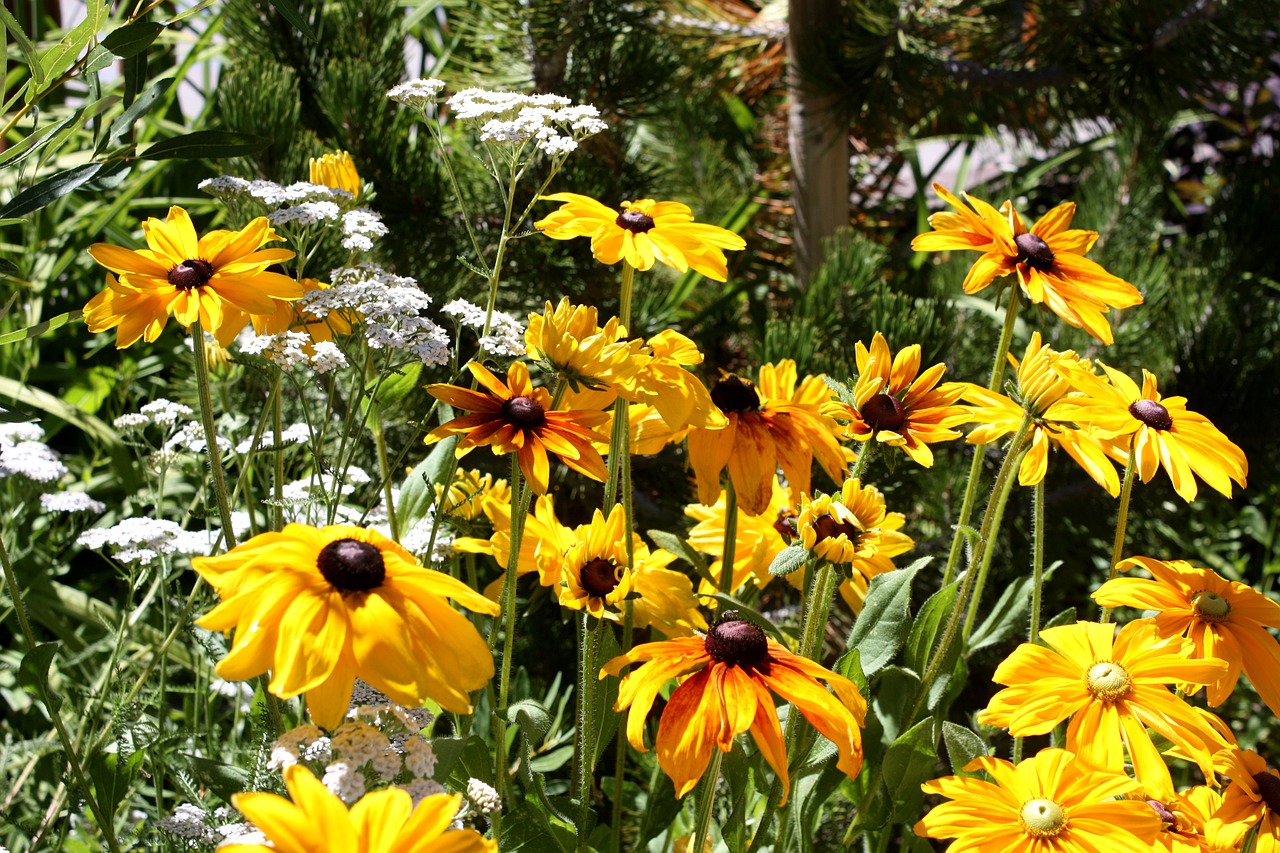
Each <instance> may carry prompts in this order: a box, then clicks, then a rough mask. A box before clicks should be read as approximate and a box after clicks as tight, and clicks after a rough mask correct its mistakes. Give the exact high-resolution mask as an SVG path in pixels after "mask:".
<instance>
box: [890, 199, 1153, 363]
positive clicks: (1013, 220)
mask: <svg viewBox="0 0 1280 853" xmlns="http://www.w3.org/2000/svg"><path fill="white" fill-rule="evenodd" d="M933 189H934V192H936V193H937V194H938V195H939V196H941V197H942V198H943V199H944V200H945V201H946V202H947V204H949V205H951V206H952V207H953V208H954V209H955V213H951V212H950V211H944V212H941V213H935V214H933V215H932V216H930V217H929V224H930V225H932V226H933V229H934V230H933V231H930V232H928V233H926V234H920V235H919V236H917V237H916V238H915V239H914V240H912V241H911V248H913V249H915V250H916V251H917V252H944V251H952V250H971V251H977V252H982V253H983V254H982V256H981V257H980V258H978V260H977V261H976V262H975V263H974V265H973V267H972V268H971V269H970V270H969V274H968V275H967V276H965V280H964V292H965V293H977V292H978V291H980V290H982V289H983V288H985V287H986V286H987V285H989V284H991V282H993V281H995V280H996V278H998V277H1001V276H1006V275H1009V274H1010V273H1017V276H1018V285H1019V286H1020V287H1021V288H1022V292H1023V293H1025V294H1026V295H1027V298H1028V299H1030V300H1031V301H1032V302H1033V303H1035V304H1037V305H1044V306H1045V307H1046V308H1048V309H1049V310H1050V311H1052V312H1053V313H1054V314H1057V315H1058V316H1059V317H1061V318H1062V319H1063V321H1065V322H1066V323H1068V324H1069V325H1072V326H1075V327H1076V328H1077V329H1084V330H1085V331H1086V332H1088V333H1089V334H1091V335H1093V336H1094V337H1095V338H1097V339H1098V340H1100V341H1102V342H1103V343H1105V344H1110V343H1111V342H1112V341H1113V340H1114V338H1113V336H1112V334H1111V326H1110V324H1109V323H1108V322H1107V316H1106V315H1107V314H1108V313H1109V312H1110V310H1111V309H1112V308H1129V307H1131V306H1133V305H1137V304H1139V303H1141V302H1142V294H1141V293H1139V292H1138V289H1137V288H1136V287H1134V286H1133V285H1132V284H1130V283H1129V282H1127V281H1125V280H1124V279H1122V278H1118V277H1117V276H1114V275H1112V274H1111V273H1109V272H1107V271H1106V270H1104V269H1103V268H1102V267H1101V266H1099V265H1098V264H1096V263H1094V262H1093V261H1091V260H1089V259H1088V258H1086V257H1085V255H1086V254H1088V252H1089V250H1090V249H1092V248H1093V244H1094V243H1096V242H1097V240H1098V232H1096V231H1084V230H1081V229H1076V228H1071V227H1070V226H1071V220H1072V218H1073V217H1074V216H1075V213H1076V206H1075V204H1074V203H1072V202H1067V203H1066V204H1060V205H1058V206H1057V207H1055V208H1053V210H1050V211H1049V212H1048V213H1046V214H1045V215H1044V216H1042V217H1040V219H1039V220H1037V221H1036V224H1035V225H1033V226H1031V229H1030V230H1027V227H1026V225H1025V224H1024V223H1023V221H1022V217H1021V216H1020V215H1019V214H1018V212H1017V211H1016V210H1014V208H1013V205H1012V204H1010V203H1009V202H1005V204H1004V206H1003V207H1001V209H1000V210H996V209H995V208H994V207H992V206H991V205H989V204H987V203H986V202H985V201H982V200H981V199H978V198H974V197H973V196H971V195H968V194H967V193H966V194H964V199H965V201H967V202H968V204H965V201H961V200H960V199H958V198H956V197H955V196H954V195H952V194H951V193H950V192H948V191H947V190H946V189H945V188H944V187H942V186H941V185H939V184H934V185H933ZM970 205H972V207H970Z"/></svg>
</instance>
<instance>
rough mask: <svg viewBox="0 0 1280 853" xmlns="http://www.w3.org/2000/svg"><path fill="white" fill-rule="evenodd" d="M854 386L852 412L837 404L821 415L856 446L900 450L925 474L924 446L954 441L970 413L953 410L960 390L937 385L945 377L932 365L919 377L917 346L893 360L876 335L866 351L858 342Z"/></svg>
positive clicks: (928, 453) (929, 458)
mask: <svg viewBox="0 0 1280 853" xmlns="http://www.w3.org/2000/svg"><path fill="white" fill-rule="evenodd" d="M854 357H855V358H856V360H857V364H858V381H857V383H856V384H855V385H854V388H853V396H854V400H855V402H856V403H857V406H856V407H854V406H850V405H848V404H847V403H844V402H842V401H839V400H830V401H828V402H826V403H824V404H823V405H822V414H824V415H827V416H828V417H832V418H835V419H836V420H837V421H842V422H845V423H847V424H848V427H847V428H846V435H847V436H848V437H849V438H853V439H855V440H857V441H870V440H871V439H872V438H874V439H875V440H876V441H881V442H884V443H885V444H887V445H889V446H890V447H901V448H902V450H903V452H904V453H906V454H907V456H909V457H911V459H912V461H914V462H915V463H916V464H918V465H923V466H924V467H925V468H930V467H932V466H933V451H932V450H930V449H929V445H930V444H933V443H935V442H939V441H949V440H950V439H953V438H959V437H960V433H959V432H957V431H955V430H953V429H951V427H953V426H956V425H958V424H962V423H965V422H966V421H968V420H969V412H968V410H966V409H965V408H964V407H963V406H957V405H955V403H956V401H957V400H959V399H960V394H961V393H962V391H963V388H964V386H962V385H960V384H959V383H956V382H948V383H946V384H945V385H941V386H939V385H938V382H940V381H941V380H942V375H943V374H944V373H946V372H947V367H946V365H944V364H935V365H934V366H933V367H930V368H929V369H928V370H926V371H925V372H924V373H920V345H919V344H912V345H911V346H909V347H907V348H906V349H903V350H900V351H899V352H898V354H897V355H896V356H894V355H893V354H892V353H890V351H889V344H888V343H887V342H886V341H885V339H884V335H882V334H880V333H879V332H876V334H875V337H874V338H872V340H871V349H870V350H868V349H867V347H866V346H864V345H863V343H862V342H861V341H859V342H858V343H857V345H856V346H855V347H854Z"/></svg>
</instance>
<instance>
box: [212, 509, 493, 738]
mask: <svg viewBox="0 0 1280 853" xmlns="http://www.w3.org/2000/svg"><path fill="white" fill-rule="evenodd" d="M191 565H192V568H194V569H195V570H196V571H197V572H198V573H199V574H200V576H201V577H202V578H204V579H205V580H206V581H208V582H209V584H210V585H211V586H212V587H213V588H214V589H215V590H217V592H218V595H219V597H220V598H221V599H222V603H221V604H219V605H218V606H217V607H215V608H214V609H213V610H211V611H210V612H209V613H207V614H205V615H204V616H203V617H201V618H200V619H199V620H198V621H197V622H196V624H197V625H199V626H200V627H202V628H207V629H208V630H210V631H234V632H235V636H234V637H233V639H232V644H231V651H230V652H229V653H228V654H227V656H226V657H225V658H223V659H222V660H221V661H219V662H218V665H217V668H216V669H217V673H218V675H219V676H220V677H221V678H224V679H226V680H228V681H245V680H248V679H250V678H253V677H255V676H257V675H261V674H262V673H264V672H267V671H268V670H270V671H271V681H270V683H269V684H268V685H267V689H268V690H270V691H271V692H272V693H273V694H275V695H276V696H279V697H280V698H282V699H289V698H292V697H294V696H297V695H298V694H300V693H306V694H307V707H308V709H309V710H310V711H311V716H312V717H313V718H314V719H315V721H316V724H317V725H320V726H323V727H325V728H334V727H336V726H337V725H338V724H339V723H340V722H342V719H343V716H344V715H345V714H346V712H347V705H348V703H349V702H350V699H351V690H352V687H353V685H354V684H355V680H356V678H357V676H358V677H360V678H362V679H364V680H365V681H367V682H369V684H371V685H373V686H374V687H376V688H377V689H378V690H381V691H382V692H383V693H385V694H386V695H387V696H388V697H390V698H391V699H392V700H393V701H395V702H398V703H400V704H402V705H406V706H410V707H417V706H419V705H421V704H422V703H423V702H424V701H425V700H427V699H432V700H434V701H436V702H437V703H439V704H440V705H441V706H442V707H444V708H446V709H448V710H450V711H453V712H455V713H458V714H465V713H470V709H471V704H470V701H469V699H468V697H467V692H468V691H471V690H478V689H479V688H481V687H483V686H484V685H485V683H486V682H488V680H489V679H490V678H492V677H493V658H492V656H491V655H490V654H489V648H488V646H487V645H486V644H485V641H484V639H483V638H482V637H481V636H480V634H479V633H477V631H476V629H475V627H473V626H472V624H471V622H470V621H469V620H468V619H467V618H466V617H465V616H463V615H462V614H460V613H458V612H457V611H456V610H454V609H453V608H451V607H450V606H449V604H448V602H447V601H446V599H453V600H454V601H456V602H458V603H459V604H461V605H462V606H464V607H466V608H468V609H470V610H474V611H476V612H478V613H485V614H488V615H490V616H496V615H498V612H499V608H498V606H497V605H496V604H494V603H493V602H491V601H489V600H488V599H486V598H485V597H484V596H482V595H480V594H479V593H477V592H475V591H473V590H471V589H470V588H469V587H467V586H466V585H465V584H463V583H461V582H460V581H457V580H454V579H453V578H451V577H449V576H448V575H446V574H442V573H440V572H436V571H432V570H430V569H425V568H423V567H422V566H420V565H418V563H417V562H416V561H415V560H414V559H413V555H412V554H410V553H409V552H408V551H406V550H405V549H404V548H401V547H400V546H399V545H397V544H396V543H395V542H392V541H391V540H390V539H387V538H385V537H383V536H382V535H380V534H379V533H377V532H375V531H372V530H365V529H363V528H360V527H350V526H347V525H332V526H329V527H324V528H319V529H317V528H314V527H309V526H307V525H304V524H290V525H287V526H286V527H285V529H284V530H283V531H281V532H279V533H263V534H260V535H258V536H255V537H253V538H252V539H250V540H249V541H247V542H245V543H243V544H242V545H240V546H238V547H236V548H233V549H232V550H230V551H228V552H227V553H225V554H222V555H220V556H217V557H197V558H195V559H193V560H192V561H191Z"/></svg>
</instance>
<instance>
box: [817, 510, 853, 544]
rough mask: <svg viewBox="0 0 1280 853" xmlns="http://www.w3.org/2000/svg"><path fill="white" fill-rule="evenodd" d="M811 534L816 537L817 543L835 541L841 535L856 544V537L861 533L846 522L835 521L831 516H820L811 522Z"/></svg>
mask: <svg viewBox="0 0 1280 853" xmlns="http://www.w3.org/2000/svg"><path fill="white" fill-rule="evenodd" d="M813 532H814V533H816V534H817V535H818V541H819V542H825V541H826V540H828V539H835V538H836V537H837V536H839V535H840V534H841V533H843V534H844V535H845V538H846V539H848V540H849V541H850V542H857V541H858V536H859V535H860V534H861V533H862V531H861V530H859V529H858V528H857V527H855V526H854V525H852V524H850V523H849V522H847V521H836V519H835V518H834V517H833V516H830V515H822V516H819V517H818V518H816V519H814V521H813Z"/></svg>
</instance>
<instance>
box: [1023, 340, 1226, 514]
mask: <svg viewBox="0 0 1280 853" xmlns="http://www.w3.org/2000/svg"><path fill="white" fill-rule="evenodd" d="M1102 369H1103V370H1104V371H1106V375H1107V378H1108V379H1110V380H1111V381H1110V382H1109V383H1108V382H1107V381H1106V380H1105V379H1103V378H1102V377H1099V376H1095V375H1094V374H1093V373H1092V372H1090V371H1088V370H1076V369H1069V372H1068V376H1069V378H1070V379H1071V384H1072V385H1073V386H1074V387H1075V388H1076V389H1077V390H1078V391H1080V392H1081V393H1080V394H1077V395H1071V396H1068V397H1064V398H1063V399H1061V400H1059V401H1058V402H1057V403H1055V404H1054V405H1052V406H1050V407H1049V410H1048V411H1047V412H1046V413H1045V417H1046V418H1049V419H1051V420H1059V421H1071V422H1074V423H1077V424H1080V425H1082V426H1085V427H1088V428H1089V429H1091V430H1092V431H1093V433H1094V434H1095V435H1096V436H1097V437H1098V438H1099V440H1101V442H1102V446H1103V449H1104V450H1106V452H1107V454H1108V455H1109V456H1111V458H1113V459H1116V460H1118V461H1119V462H1121V463H1122V464H1125V463H1127V461H1128V459H1129V454H1130V453H1132V454H1133V455H1134V468H1135V470H1136V471H1137V473H1138V475H1139V476H1140V477H1141V478H1142V482H1144V483H1149V482H1151V478H1152V477H1154V476H1155V474H1156V470H1157V469H1158V468H1161V467H1163V468H1164V470H1165V473H1167V474H1168V475H1169V479H1170V480H1172V481H1173V489H1174V491H1176V492H1177V493H1178V495H1179V497H1181V498H1182V499H1183V500H1185V501H1187V502H1188V503H1190V502H1191V501H1193V500H1195V497H1196V492H1197V487H1196V479H1195V476H1193V475H1199V476H1200V478H1201V479H1202V480H1204V481H1205V482H1206V483H1208V484H1209V485H1210V486H1212V487H1213V488H1214V489H1216V490H1217V491H1219V492H1221V493H1222V494H1224V495H1226V496H1227V497H1231V481H1232V480H1234V481H1235V482H1236V483H1237V484H1239V486H1240V487H1241V488H1244V486H1245V477H1246V476H1247V475H1248V473H1249V463H1248V462H1247V461H1246V460H1245V458H1244V452H1243V451H1242V450H1241V449H1240V448H1239V447H1237V446H1236V445H1234V444H1232V443H1231V441H1230V440H1229V439H1228V438H1227V437H1226V436H1225V435H1223V434H1222V433H1221V432H1220V431H1219V430H1218V428H1217V427H1215V426H1214V425H1213V424H1212V423H1210V422H1209V419H1208V418H1206V417H1205V416H1204V415H1200V414H1197V413H1195V412H1192V411H1189V410H1188V409H1187V399H1186V398H1185V397H1161V396H1160V392H1159V391H1158V390H1157V389H1156V378H1155V376H1153V375H1152V374H1151V373H1150V372H1149V371H1146V370H1144V371H1142V387H1141V388H1139V387H1138V385H1137V383H1135V382H1134V381H1133V380H1132V379H1130V378H1129V377H1128V376H1125V375H1124V374H1123V373H1121V372H1120V371H1118V370H1113V369H1111V368H1110V367H1107V366H1106V365H1105V364H1104V365H1102Z"/></svg>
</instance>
